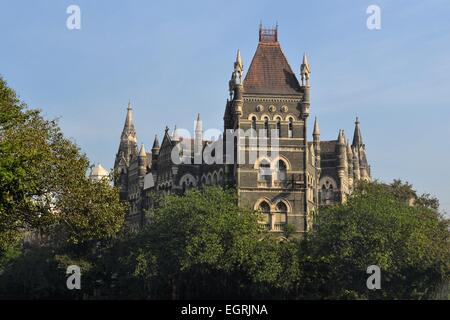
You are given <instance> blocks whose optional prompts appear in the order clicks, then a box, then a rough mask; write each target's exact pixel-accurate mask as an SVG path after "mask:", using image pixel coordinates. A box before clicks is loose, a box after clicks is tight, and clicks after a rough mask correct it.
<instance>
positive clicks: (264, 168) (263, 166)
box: [258, 159, 272, 183]
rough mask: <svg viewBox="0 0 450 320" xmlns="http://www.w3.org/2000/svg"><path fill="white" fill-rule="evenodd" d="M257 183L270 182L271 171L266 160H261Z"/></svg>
mask: <svg viewBox="0 0 450 320" xmlns="http://www.w3.org/2000/svg"><path fill="white" fill-rule="evenodd" d="M258 180H259V181H262V182H266V183H270V182H271V181H272V170H271V169H270V163H269V161H267V160H265V159H264V160H262V161H261V163H260V165H259V177H258Z"/></svg>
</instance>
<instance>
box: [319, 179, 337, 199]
mask: <svg viewBox="0 0 450 320" xmlns="http://www.w3.org/2000/svg"><path fill="white" fill-rule="evenodd" d="M320 189H321V192H320V193H321V195H320V200H321V203H322V204H332V203H334V200H335V199H334V198H335V197H334V187H333V182H332V181H330V178H326V179H325V180H324V181H323V182H322V186H321V188H320Z"/></svg>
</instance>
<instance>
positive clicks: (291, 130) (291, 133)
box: [288, 118, 294, 138]
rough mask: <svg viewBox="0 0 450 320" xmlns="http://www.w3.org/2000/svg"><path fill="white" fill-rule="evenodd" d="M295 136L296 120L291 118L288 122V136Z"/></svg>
mask: <svg viewBox="0 0 450 320" xmlns="http://www.w3.org/2000/svg"><path fill="white" fill-rule="evenodd" d="M292 137H294V120H293V119H292V118H289V123H288V138H292Z"/></svg>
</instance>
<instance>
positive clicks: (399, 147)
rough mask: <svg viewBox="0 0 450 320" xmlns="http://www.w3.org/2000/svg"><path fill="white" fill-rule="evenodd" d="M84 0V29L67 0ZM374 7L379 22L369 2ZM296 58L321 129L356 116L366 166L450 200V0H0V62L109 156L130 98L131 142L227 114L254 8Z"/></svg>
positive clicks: (42, 104) (246, 54) (28, 92)
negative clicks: (376, 24) (70, 24)
mask: <svg viewBox="0 0 450 320" xmlns="http://www.w3.org/2000/svg"><path fill="white" fill-rule="evenodd" d="M71 4H76V5H79V6H80V8H81V30H73V31H70V30H68V29H67V28H66V19H67V16H68V15H67V14H66V8H67V7H68V6H69V5H71ZM371 4H376V5H378V6H380V8H381V27H382V28H381V30H376V31H370V30H368V29H367V27H366V19H367V14H366V8H367V7H368V6H369V5H371ZM261 20H262V21H263V24H264V25H266V26H271V25H274V24H275V23H276V22H277V21H278V24H279V40H280V42H281V45H282V47H283V49H284V52H285V53H286V55H287V58H288V60H289V62H290V64H291V66H292V68H293V69H294V70H295V71H297V72H298V70H299V65H300V62H301V57H302V54H303V52H304V51H306V52H307V53H308V57H309V62H310V64H311V68H312V76H311V86H312V87H311V90H312V97H311V101H312V102H311V112H312V117H311V119H310V125H311V124H312V120H313V117H314V116H318V118H319V122H320V127H321V133H322V139H336V137H337V135H338V131H339V129H344V130H345V132H346V135H347V137H351V135H352V133H353V126H354V118H355V116H356V115H358V116H359V118H360V120H361V126H362V130H363V138H364V141H365V143H366V146H367V153H368V157H369V161H370V162H371V164H372V172H373V175H374V177H375V178H378V179H380V180H383V181H390V180H392V179H394V178H401V179H404V180H408V181H409V182H411V183H412V184H413V185H414V186H415V187H416V188H417V189H418V190H419V191H420V192H429V193H431V194H434V195H436V196H437V197H438V198H439V199H440V200H441V203H442V206H443V207H444V208H445V209H446V210H447V211H450V167H449V163H450V147H449V146H450V142H449V140H450V125H449V120H450V3H449V1H448V0H427V1H418V0H417V1H411V0H396V1H393V0H391V1H381V0H371V1H364V0H351V1H350V0H338V1H299V0H297V1H273V0H271V1H264V0H262V1H261V0H260V1H231V0H228V1H195V0H192V1H170V0H169V1H167V0H166V1H145V0H130V1H119V0H117V1H116V0H114V1H112V0H110V1H105V0H96V1H87V0H71V1H63V0H60V1H54V0H38V1H31V0H27V1H24V0H0V34H1V38H0V39H1V50H0V74H1V75H2V76H3V77H4V78H5V79H6V80H7V81H8V84H9V85H10V86H11V87H13V88H14V89H15V90H16V91H17V92H18V93H19V95H20V97H21V98H22V99H23V100H24V101H25V102H27V103H28V105H29V106H30V107H37V108H41V109H42V110H43V111H44V114H45V115H46V116H47V117H49V118H56V117H59V118H60V124H61V126H62V128H63V130H64V132H65V134H66V135H67V136H69V137H71V138H73V139H74V141H76V143H78V144H79V145H80V146H81V148H82V150H83V151H84V152H86V154H87V155H88V156H89V158H90V159H91V161H92V162H101V163H102V164H103V165H104V166H105V167H108V168H110V167H112V165H113V161H114V156H115V153H116V151H117V147H118V143H119V137H120V132H121V130H122V126H123V122H124V119H125V112H126V105H127V103H128V100H129V99H130V100H131V102H132V104H133V106H134V112H135V118H136V128H137V131H138V139H139V142H140V143H141V142H144V143H145V144H146V146H148V147H150V146H151V143H152V142H153V137H154V135H155V134H156V133H158V134H159V135H161V134H162V132H163V129H164V128H165V126H166V125H168V126H169V127H170V128H173V126H174V125H175V124H177V126H178V127H181V128H187V129H191V130H193V121H194V118H195V115H196V114H197V112H200V113H201V115H202V119H203V124H204V127H205V128H219V129H220V128H222V126H223V121H222V117H223V111H224V107H225V100H226V98H227V96H228V92H227V89H228V79H229V77H230V74H231V71H232V66H233V60H234V57H235V54H236V49H237V48H240V49H241V53H242V58H243V61H244V67H248V65H249V63H250V61H251V58H252V56H253V54H254V52H255V49H256V45H257V41H258V38H257V36H258V25H259V22H260V21H261Z"/></svg>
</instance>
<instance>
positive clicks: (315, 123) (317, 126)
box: [313, 117, 320, 136]
mask: <svg viewBox="0 0 450 320" xmlns="http://www.w3.org/2000/svg"><path fill="white" fill-rule="evenodd" d="M318 135H320V128H319V122H318V121H317V117H316V118H315V119H314V131H313V136H318Z"/></svg>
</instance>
